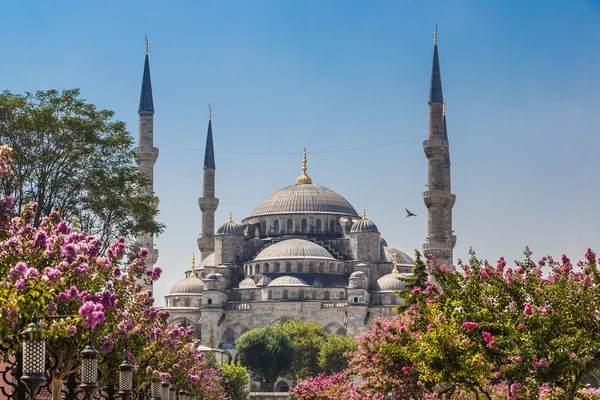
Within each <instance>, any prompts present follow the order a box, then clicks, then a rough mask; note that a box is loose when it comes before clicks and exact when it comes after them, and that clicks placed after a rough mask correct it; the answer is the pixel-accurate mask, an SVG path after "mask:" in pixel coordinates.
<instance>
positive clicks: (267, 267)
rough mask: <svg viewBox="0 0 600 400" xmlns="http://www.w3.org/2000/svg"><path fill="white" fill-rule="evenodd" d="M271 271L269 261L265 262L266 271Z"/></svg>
mask: <svg viewBox="0 0 600 400" xmlns="http://www.w3.org/2000/svg"><path fill="white" fill-rule="evenodd" d="M267 272H269V263H266V264H265V273H267Z"/></svg>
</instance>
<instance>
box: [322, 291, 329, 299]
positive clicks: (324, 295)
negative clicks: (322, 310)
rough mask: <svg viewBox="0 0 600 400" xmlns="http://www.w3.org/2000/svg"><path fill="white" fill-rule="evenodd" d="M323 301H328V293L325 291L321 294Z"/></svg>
mask: <svg viewBox="0 0 600 400" xmlns="http://www.w3.org/2000/svg"><path fill="white" fill-rule="evenodd" d="M323 299H324V300H329V291H327V290H326V291H325V293H323Z"/></svg>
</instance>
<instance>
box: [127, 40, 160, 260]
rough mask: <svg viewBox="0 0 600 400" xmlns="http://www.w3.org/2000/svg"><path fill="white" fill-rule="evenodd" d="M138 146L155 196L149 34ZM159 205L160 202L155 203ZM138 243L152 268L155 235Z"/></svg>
mask: <svg viewBox="0 0 600 400" xmlns="http://www.w3.org/2000/svg"><path fill="white" fill-rule="evenodd" d="M138 114H139V128H138V147H136V148H134V149H133V151H134V156H135V161H136V163H137V165H138V168H139V169H140V171H142V172H143V173H144V174H145V175H146V176H147V177H148V179H149V182H148V184H147V185H146V186H144V187H143V188H142V194H143V195H145V196H154V164H155V163H156V159H157V158H158V149H157V148H156V147H154V102H153V100H152V82H151V80H150V62H149V61H148V36H146V61H145V63H144V75H143V77H142V92H141V94H140V108H139V110H138ZM155 206H156V207H158V204H156V205H155ZM137 243H138V244H139V245H140V246H141V247H143V248H146V249H148V257H147V258H146V268H152V266H153V265H154V264H155V263H156V260H157V259H158V250H156V249H155V248H154V235H152V234H146V235H140V236H139V237H138V238H137Z"/></svg>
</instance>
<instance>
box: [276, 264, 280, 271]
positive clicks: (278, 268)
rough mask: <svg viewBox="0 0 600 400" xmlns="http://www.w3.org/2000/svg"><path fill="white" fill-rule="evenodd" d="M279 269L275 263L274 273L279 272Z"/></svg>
mask: <svg viewBox="0 0 600 400" xmlns="http://www.w3.org/2000/svg"><path fill="white" fill-rule="evenodd" d="M280 268H281V267H280V266H279V263H275V272H280V271H279V270H280Z"/></svg>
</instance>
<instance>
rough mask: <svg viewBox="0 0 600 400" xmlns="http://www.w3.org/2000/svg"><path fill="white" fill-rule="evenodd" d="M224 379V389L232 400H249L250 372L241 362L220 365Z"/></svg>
mask: <svg viewBox="0 0 600 400" xmlns="http://www.w3.org/2000/svg"><path fill="white" fill-rule="evenodd" d="M219 368H220V370H221V376H222V377H223V381H222V384H223V388H224V389H225V392H226V393H227V396H228V398H229V399H230V400H247V399H248V382H250V377H249V376H248V371H247V370H246V368H245V367H244V366H242V364H240V362H239V361H238V362H235V361H232V362H231V363H227V362H223V363H221V364H220V365H219Z"/></svg>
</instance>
